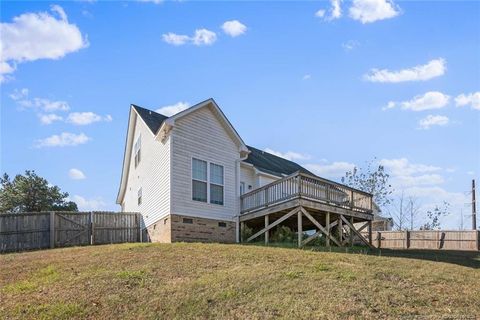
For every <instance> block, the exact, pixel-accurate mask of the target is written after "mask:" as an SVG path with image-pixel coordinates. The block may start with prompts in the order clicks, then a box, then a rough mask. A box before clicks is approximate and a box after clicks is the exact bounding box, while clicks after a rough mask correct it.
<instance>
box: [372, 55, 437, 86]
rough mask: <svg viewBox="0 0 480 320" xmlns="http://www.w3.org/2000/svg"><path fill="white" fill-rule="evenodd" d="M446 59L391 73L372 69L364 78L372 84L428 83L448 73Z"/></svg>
mask: <svg viewBox="0 0 480 320" xmlns="http://www.w3.org/2000/svg"><path fill="white" fill-rule="evenodd" d="M446 69H447V67H446V62H445V59H442V58H439V59H434V60H431V61H429V62H428V63H427V64H424V65H418V66H415V67H412V68H409V69H402V70H399V71H390V70H388V69H381V70H379V69H372V70H370V72H369V73H368V74H365V75H364V76H363V77H364V79H365V80H367V81H371V82H390V83H397V82H404V81H426V80H430V79H432V78H435V77H439V76H441V75H443V74H444V73H445V71H446Z"/></svg>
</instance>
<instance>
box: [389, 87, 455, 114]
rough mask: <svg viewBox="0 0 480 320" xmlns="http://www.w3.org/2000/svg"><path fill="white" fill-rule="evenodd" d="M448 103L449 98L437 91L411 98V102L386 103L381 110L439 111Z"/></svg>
mask: <svg viewBox="0 0 480 320" xmlns="http://www.w3.org/2000/svg"><path fill="white" fill-rule="evenodd" d="M449 101H450V96H448V95H446V94H443V93H441V92H438V91H429V92H426V93H425V94H423V95H418V96H415V97H413V99H412V100H408V101H403V102H394V101H390V102H388V104H387V106H386V107H384V108H383V110H387V109H392V108H395V107H397V106H399V107H400V108H402V109H404V110H412V111H424V110H432V109H441V108H443V107H445V106H447V104H448V102H449Z"/></svg>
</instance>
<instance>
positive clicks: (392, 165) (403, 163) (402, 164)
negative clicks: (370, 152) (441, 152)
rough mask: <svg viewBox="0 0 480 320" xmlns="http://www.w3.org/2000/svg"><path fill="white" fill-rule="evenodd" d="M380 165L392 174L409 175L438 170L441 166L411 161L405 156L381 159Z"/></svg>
mask: <svg viewBox="0 0 480 320" xmlns="http://www.w3.org/2000/svg"><path fill="white" fill-rule="evenodd" d="M379 163H380V165H382V166H384V167H385V169H386V170H388V172H390V173H391V174H392V175H394V176H411V175H414V174H424V173H431V172H437V171H440V170H441V169H442V168H440V167H437V166H432V165H425V164H419V163H411V162H410V161H409V160H408V159H407V158H398V159H381V160H380V161H379Z"/></svg>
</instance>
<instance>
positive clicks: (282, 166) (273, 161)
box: [243, 146, 314, 176]
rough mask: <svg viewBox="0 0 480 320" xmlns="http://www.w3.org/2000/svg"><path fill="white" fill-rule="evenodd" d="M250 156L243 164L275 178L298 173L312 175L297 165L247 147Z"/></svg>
mask: <svg viewBox="0 0 480 320" xmlns="http://www.w3.org/2000/svg"><path fill="white" fill-rule="evenodd" d="M247 148H248V150H250V154H249V155H248V158H247V159H246V160H243V161H244V162H247V163H250V164H253V165H254V166H255V167H256V168H257V169H258V170H260V171H263V172H266V173H270V174H273V175H276V176H282V175H290V174H292V173H294V172H297V171H300V172H303V173H307V174H310V175H314V174H313V173H311V172H310V171H308V170H307V169H305V168H304V167H302V166H301V165H299V164H298V163H295V162H293V161H290V160H287V159H284V158H281V157H278V156H276V155H273V154H271V153H268V152H265V151H262V150H259V149H257V148H254V147H251V146H247Z"/></svg>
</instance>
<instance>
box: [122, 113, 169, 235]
mask: <svg viewBox="0 0 480 320" xmlns="http://www.w3.org/2000/svg"><path fill="white" fill-rule="evenodd" d="M132 116H136V113H135V111H132ZM130 130H134V132H133V133H132V140H131V141H130V142H129V143H131V144H132V149H133V150H135V149H134V145H135V142H137V141H139V140H138V138H139V137H140V136H141V147H140V148H141V153H142V154H141V164H140V165H139V166H137V168H135V152H132V154H131V160H130V166H129V171H128V175H127V183H126V190H125V195H124V198H123V211H125V212H140V213H141V214H142V217H143V223H144V226H145V227H148V226H149V225H151V224H152V223H154V222H156V221H158V220H160V219H161V218H163V217H164V216H166V215H168V214H169V213H170V147H171V143H170V142H171V141H170V139H166V141H164V142H160V141H157V140H155V139H154V136H153V134H152V132H151V131H150V129H149V128H148V127H147V126H146V124H145V123H144V122H143V120H142V119H141V118H140V117H139V116H137V117H136V121H135V122H134V125H132V126H131V128H130ZM140 188H141V189H142V190H141V194H142V204H141V205H140V206H139V205H138V191H139V189H140Z"/></svg>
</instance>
